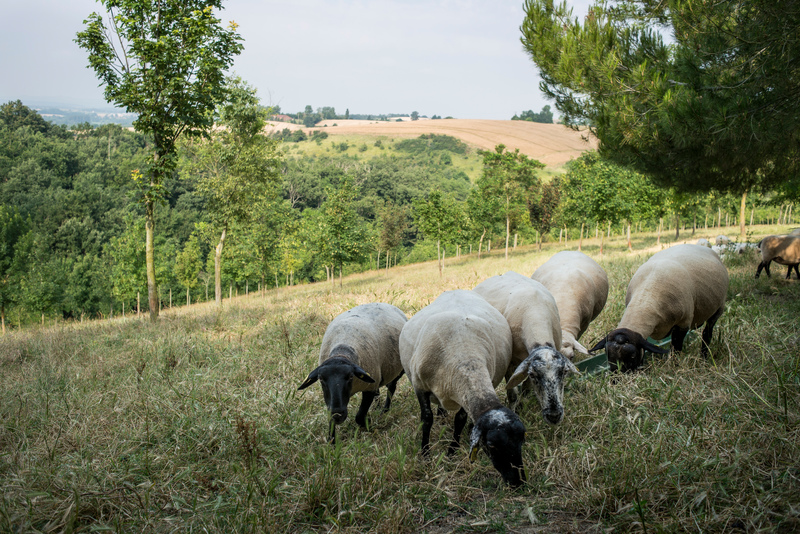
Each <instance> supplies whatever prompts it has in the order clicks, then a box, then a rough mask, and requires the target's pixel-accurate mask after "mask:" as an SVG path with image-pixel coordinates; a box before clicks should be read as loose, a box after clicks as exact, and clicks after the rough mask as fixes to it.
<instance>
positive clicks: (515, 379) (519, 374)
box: [506, 360, 528, 390]
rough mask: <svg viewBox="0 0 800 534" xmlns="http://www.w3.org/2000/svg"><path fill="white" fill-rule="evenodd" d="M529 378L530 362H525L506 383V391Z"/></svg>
mask: <svg viewBox="0 0 800 534" xmlns="http://www.w3.org/2000/svg"><path fill="white" fill-rule="evenodd" d="M526 378H528V360H525V361H524V362H522V363H521V364H519V365H518V366H517V368H516V369H515V370H514V374H513V375H511V377H510V378H509V379H508V381H506V390H509V389H512V388H515V387H516V386H518V385H519V384H521V383H522V382H523V381H524V380H525V379H526Z"/></svg>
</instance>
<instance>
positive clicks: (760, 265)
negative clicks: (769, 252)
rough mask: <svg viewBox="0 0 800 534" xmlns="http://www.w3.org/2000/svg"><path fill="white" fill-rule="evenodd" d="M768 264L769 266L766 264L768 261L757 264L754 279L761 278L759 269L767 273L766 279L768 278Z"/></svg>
mask: <svg viewBox="0 0 800 534" xmlns="http://www.w3.org/2000/svg"><path fill="white" fill-rule="evenodd" d="M769 264H770V262H768V261H762V262H761V263H759V264H758V269H756V278H758V277H759V276H761V269H764V272H766V273H767V277H769V276H770V274H769Z"/></svg>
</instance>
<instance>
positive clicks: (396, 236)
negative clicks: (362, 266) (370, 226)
mask: <svg viewBox="0 0 800 534" xmlns="http://www.w3.org/2000/svg"><path fill="white" fill-rule="evenodd" d="M379 218H380V222H381V230H380V238H379V239H380V248H381V249H383V250H385V251H386V270H387V271H388V270H389V255H390V253H391V252H392V251H393V250H396V249H397V248H398V247H399V246H400V245H401V244H402V243H403V233H404V232H405V230H406V227H407V225H406V210H405V208H403V207H402V206H395V205H394V204H389V205H387V206H386V207H385V208H384V209H383V210H381V211H380V212H379Z"/></svg>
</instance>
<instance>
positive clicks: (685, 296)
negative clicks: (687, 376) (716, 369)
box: [591, 245, 728, 371]
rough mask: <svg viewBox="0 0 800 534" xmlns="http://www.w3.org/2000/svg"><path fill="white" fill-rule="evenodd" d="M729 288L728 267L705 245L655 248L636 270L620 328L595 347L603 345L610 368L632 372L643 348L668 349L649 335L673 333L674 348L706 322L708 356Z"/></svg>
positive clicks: (704, 346)
mask: <svg viewBox="0 0 800 534" xmlns="http://www.w3.org/2000/svg"><path fill="white" fill-rule="evenodd" d="M727 291H728V270H727V269H726V268H725V266H724V265H723V264H722V261H720V259H719V257H718V256H717V255H716V254H715V253H714V252H713V251H711V250H709V249H707V248H706V247H702V246H699V245H677V246H674V247H671V248H668V249H666V250H662V251H660V252H657V253H656V254H654V255H653V256H652V257H651V258H650V259H649V260H648V261H646V262H645V263H644V264H643V265H642V266H641V267H639V269H638V270H637V271H636V274H634V275H633V278H632V279H631V282H630V284H629V285H628V292H627V295H626V297H625V305H626V307H625V313H624V314H623V315H622V319H621V320H620V322H619V324H618V325H617V328H616V330H614V331H612V332H610V333H609V334H608V335H607V336H606V337H605V338H603V339H602V340H601V341H600V342H599V343H597V345H595V346H594V347H592V349H591V350H592V351H596V350H599V349H601V348H603V347H605V349H606V354H607V355H608V361H609V365H610V367H611V369H612V370H617V369H620V370H622V371H632V370H634V369H636V368H638V367H639V366H641V365H642V363H643V358H644V354H643V351H644V350H648V351H650V352H654V353H659V354H664V353H666V352H668V351H667V350H665V349H661V348H659V347H656V346H655V345H653V344H651V343H649V342H647V337H648V336H652V337H653V338H654V339H662V338H664V337H666V336H667V334H669V333H672V347H673V349H675V351H681V350H682V349H683V340H684V338H685V336H686V333H687V332H688V331H689V329H691V328H697V327H698V326H700V325H702V324H703V323H705V328H704V329H703V335H702V339H703V343H702V346H701V353H702V354H703V355H704V356H705V355H707V354H708V345H709V344H710V343H711V336H712V334H713V330H714V325H715V324H716V322H717V320H718V319H719V317H720V316H721V315H722V312H723V310H724V305H725V298H726V295H727Z"/></svg>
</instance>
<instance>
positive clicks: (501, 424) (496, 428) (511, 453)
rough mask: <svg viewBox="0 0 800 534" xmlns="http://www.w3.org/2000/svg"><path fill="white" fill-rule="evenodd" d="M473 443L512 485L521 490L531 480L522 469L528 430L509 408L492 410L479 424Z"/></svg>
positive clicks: (474, 429)
mask: <svg viewBox="0 0 800 534" xmlns="http://www.w3.org/2000/svg"><path fill="white" fill-rule="evenodd" d="M470 441H471V443H472V448H473V449H474V448H475V447H477V446H478V445H480V446H482V447H483V450H484V451H486V454H488V455H489V459H490V460H491V461H492V465H493V466H494V468H495V469H497V471H498V472H499V473H500V476H502V477H503V480H504V481H505V482H506V483H507V484H508V485H510V486H513V487H518V486H521V485H522V484H523V483H524V482H525V481H526V480H527V477H526V476H525V468H524V466H523V465H522V444H523V443H524V442H525V426H524V425H523V424H522V421H520V419H519V417H517V415H516V414H515V413H514V412H512V411H511V410H509V409H508V408H506V407H501V408H495V409H493V410H489V411H488V412H486V413H485V414H483V415H482V416H481V417H480V418H479V419H478V421H477V422H476V423H475V427H474V428H473V429H472V436H471V438H470Z"/></svg>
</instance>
